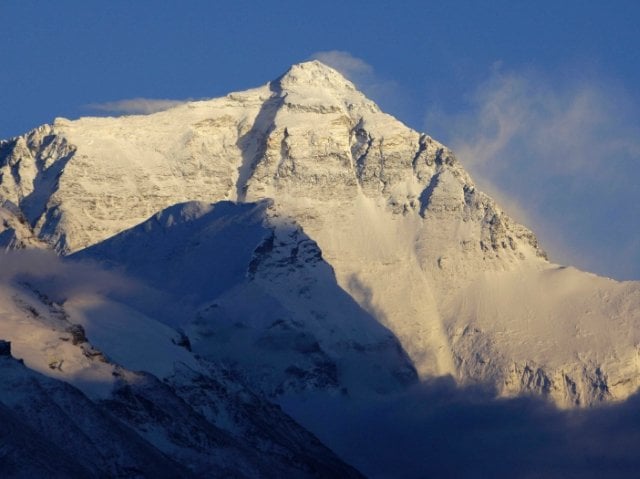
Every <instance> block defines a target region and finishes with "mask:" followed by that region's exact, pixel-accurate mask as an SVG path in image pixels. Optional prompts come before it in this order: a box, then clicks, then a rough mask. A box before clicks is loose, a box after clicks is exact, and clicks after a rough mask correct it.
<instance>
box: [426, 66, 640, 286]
mask: <svg viewBox="0 0 640 479" xmlns="http://www.w3.org/2000/svg"><path fill="white" fill-rule="evenodd" d="M434 125H437V126H439V127H440V129H441V130H443V131H447V132H448V134H447V135H446V138H444V140H445V141H446V142H447V143H449V145H450V146H451V147H452V148H453V149H454V151H455V152H456V154H457V156H458V157H459V158H460V159H461V160H462V162H463V164H464V165H465V166H466V167H468V168H469V170H471V172H472V173H473V174H474V176H475V177H476V179H477V180H478V183H479V184H480V186H481V187H482V188H484V189H486V190H488V192H489V193H490V194H494V195H496V196H498V197H502V198H503V202H502V204H503V205H505V206H506V209H507V211H509V212H510V213H512V214H513V215H515V216H516V217H517V218H518V219H519V220H521V221H525V222H527V223H528V224H529V226H532V227H533V228H534V230H535V231H536V232H537V233H538V234H539V236H541V238H542V241H543V246H545V245H546V247H547V249H549V250H550V252H551V254H552V258H553V259H556V260H557V261H561V262H573V263H577V265H578V266H581V267H583V268H587V269H591V270H595V271H596V272H599V273H602V274H607V275H611V276H614V277H618V278H633V277H635V278H640V269H639V268H640V266H638V265H639V264H640V250H638V249H637V247H634V246H633V245H634V244H635V245H637V243H638V241H637V238H638V236H640V220H639V219H638V218H637V217H638V215H637V213H636V212H635V211H634V210H635V208H637V205H638V204H640V188H639V187H638V183H637V181H636V178H638V176H639V175H640V121H639V119H638V117H637V113H634V109H633V106H632V105H631V104H630V101H629V100H628V99H627V97H626V95H625V94H624V90H623V89H621V88H620V86H619V85H615V84H614V83H613V82H612V81H611V80H608V81H607V80H602V79H598V80H591V81H587V80H584V79H579V80H575V81H566V80H565V81H563V82H561V81H558V82H554V81H552V80H550V79H549V78H548V77H545V76H544V75H541V74H540V73H537V72H535V71H531V70H529V71H521V72H504V71H503V70H502V69H501V68H500V67H499V66H498V67H496V68H494V70H493V72H492V73H491V75H490V78H489V79H488V80H487V81H486V82H485V83H483V84H482V85H480V86H479V87H478V88H477V89H476V91H475V93H474V94H473V95H472V96H471V101H470V103H469V108H468V110H467V111H464V112H458V113H456V114H442V113H441V112H440V113H438V112H432V113H431V114H430V115H428V116H427V125H426V127H427V128H426V129H427V131H429V127H431V126H434ZM444 125H446V126H444ZM634 205H635V206H634ZM629 251H631V253H629ZM629 254H631V256H629Z"/></svg>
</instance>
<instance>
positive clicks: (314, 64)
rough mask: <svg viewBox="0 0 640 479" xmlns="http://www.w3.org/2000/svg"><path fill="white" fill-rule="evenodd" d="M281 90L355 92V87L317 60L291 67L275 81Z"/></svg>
mask: <svg viewBox="0 0 640 479" xmlns="http://www.w3.org/2000/svg"><path fill="white" fill-rule="evenodd" d="M276 83H277V84H279V85H280V86H281V88H282V89H283V90H286V89H289V88H291V89H293V88H295V87H297V86H315V87H320V88H324V89H332V90H338V91H340V90H350V91H355V90H356V87H355V86H354V84H353V83H351V82H350V81H349V80H347V79H346V78H345V77H344V76H343V75H342V74H341V73H339V72H338V71H337V70H335V69H333V68H331V67H330V66H327V65H325V64H324V63H322V62H319V61H318V60H312V61H308V62H303V63H297V64H295V65H292V66H291V68H289V70H287V72H286V73H285V74H284V75H282V76H281V77H280V78H278V79H277V80H276Z"/></svg>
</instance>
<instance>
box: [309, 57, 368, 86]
mask: <svg viewBox="0 0 640 479" xmlns="http://www.w3.org/2000/svg"><path fill="white" fill-rule="evenodd" d="M311 58H312V59H314V60H319V61H321V62H322V63H324V64H325V65H329V66H330V67H331V68H335V69H336V70H338V71H339V72H340V73H342V74H343V75H344V76H346V77H347V78H348V79H349V80H351V81H352V82H357V81H359V80H362V79H366V78H370V77H372V76H373V75H374V71H373V67H372V66H371V65H369V64H368V63H367V62H365V61H364V60H363V59H362V58H357V57H354V56H353V55H352V54H351V53H349V52H345V51H342V50H329V51H324V52H316V53H314V54H313V55H311Z"/></svg>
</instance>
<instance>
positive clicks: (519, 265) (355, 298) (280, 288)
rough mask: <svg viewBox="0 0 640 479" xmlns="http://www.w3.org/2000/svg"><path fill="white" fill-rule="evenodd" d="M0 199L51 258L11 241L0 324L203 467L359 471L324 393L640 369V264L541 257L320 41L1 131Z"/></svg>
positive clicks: (368, 394) (555, 395)
mask: <svg viewBox="0 0 640 479" xmlns="http://www.w3.org/2000/svg"><path fill="white" fill-rule="evenodd" d="M0 201H1V202H3V203H2V204H4V205H5V206H4V207H3V208H2V209H0V218H2V219H3V223H2V224H3V226H2V228H3V229H2V230H0V239H2V241H3V242H2V245H4V247H5V248H9V249H19V248H28V249H32V248H33V247H36V248H38V249H43V248H44V249H49V250H53V251H55V252H56V253H58V254H59V255H61V256H62V257H63V259H61V260H58V259H54V258H51V257H50V256H48V255H47V254H46V253H33V252H25V253H24V256H22V258H23V259H22V260H16V261H15V263H11V260H10V259H9V258H11V257H14V256H13V255H15V254H16V253H13V255H8V256H7V259H6V261H5V262H6V264H7V265H9V263H11V264H10V266H11V268H9V267H7V266H5V268H4V269H5V271H6V273H5V274H4V277H5V278H6V280H5V281H4V283H3V284H6V286H5V291H6V293H5V294H4V295H3V297H2V301H1V302H0V305H5V306H4V308H5V311H4V313H3V314H2V315H1V316H0V318H2V320H1V321H0V338H4V339H7V340H10V341H12V343H13V347H14V353H15V355H16V357H20V358H23V359H24V363H25V365H26V366H28V367H29V368H31V369H33V370H35V371H37V372H38V373H39V374H44V375H47V376H50V377H52V378H54V379H56V380H58V381H64V382H65V383H67V384H70V385H71V386H70V387H74V388H78V389H79V390H80V391H82V394H84V395H86V396H87V397H88V398H89V400H91V401H93V403H94V404H96V405H97V407H99V408H100V411H102V412H104V413H105V414H107V415H108V417H109V418H110V420H113V421H117V424H120V425H122V426H123V427H126V428H128V429H127V430H133V431H135V432H137V437H140V438H142V439H143V440H144V441H145V444H148V445H149V447H152V448H155V449H154V453H157V452H156V450H158V451H160V453H161V454H164V456H165V457H166V458H167V460H170V461H172V464H174V465H175V466H174V467H186V468H187V469H188V470H189V471H190V473H192V474H196V475H199V474H203V473H204V471H206V470H207V468H212V467H223V469H222V471H237V473H238V474H240V475H245V476H249V477H251V476H255V475H258V476H260V475H265V474H266V473H265V472H264V471H266V470H271V471H273V475H278V474H285V475H286V474H287V471H288V473H289V474H290V473H291V471H292V470H293V471H296V474H295V475H300V474H301V472H300V471H306V472H305V473H307V474H309V475H313V474H314V473H315V474H317V475H320V476H325V477H331V476H332V475H335V474H336V471H340V472H339V474H338V475H340V476H345V477H346V476H348V475H349V474H351V475H357V474H358V473H357V472H356V471H355V470H354V469H351V468H350V467H349V466H347V465H346V464H344V463H342V462H341V461H340V460H339V459H338V458H337V457H336V456H335V455H334V454H333V453H332V452H331V451H330V450H329V449H327V448H326V447H325V446H323V445H322V444H321V443H320V442H319V440H318V439H316V438H315V437H314V436H313V434H312V433H310V432H308V431H305V430H304V429H303V427H302V426H300V425H299V424H297V423H296V422H295V421H294V419H295V420H297V421H298V422H301V423H302V424H304V425H305V426H306V427H307V428H310V429H311V431H312V432H314V433H316V434H320V432H321V430H322V435H321V436H322V437H321V438H322V439H323V440H324V441H325V442H327V443H328V444H329V445H330V446H332V447H334V446H333V445H334V444H336V445H337V444H339V442H340V434H341V433H340V432H339V431H338V429H336V430H335V431H333V432H327V431H326V430H325V429H323V424H322V422H323V421H324V422H325V423H326V420H325V419H324V414H328V412H327V411H329V410H330V409H331V407H333V406H335V404H342V405H348V404H351V406H348V407H352V406H353V405H356V404H362V403H363V402H366V401H368V400H370V399H371V398H381V397H385V396H387V397H388V396H389V395H393V394H395V393H398V392H402V391H407V390H409V389H411V388H413V387H416V386H417V385H419V383H421V382H422V383H428V382H429V381H431V380H433V378H438V377H443V376H451V377H452V378H454V379H455V381H456V383H457V384H458V385H460V386H462V387H472V386H473V385H476V384H481V385H489V386H490V387H492V388H494V389H495V390H496V391H497V393H498V394H499V395H500V396H516V395H520V394H535V395H541V396H543V397H546V398H548V399H550V400H552V401H554V402H555V403H556V404H558V405H560V406H562V407H573V406H589V405H594V404H599V403H603V402H610V401H613V400H623V399H626V398H627V397H629V396H630V395H631V394H633V393H634V392H635V391H636V390H637V389H638V386H639V385H640V361H639V360H638V358H639V357H640V349H639V346H638V345H639V344H640V328H639V327H638V326H639V325H640V283H638V282H617V281H614V280H611V279H607V278H600V277H597V276H595V275H592V274H589V273H586V272H581V271H578V270H576V269H574V268H571V267H565V266H560V265H556V264H553V263H551V262H550V261H549V260H548V259H547V257H546V254H545V253H544V251H543V250H542V249H541V247H540V245H539V244H538V241H537V239H536V237H535V235H534V234H533V233H532V232H531V231H530V230H528V229H527V228H526V227H524V226H522V225H520V224H518V223H517V222H516V221H514V220H513V219H512V218H510V217H509V216H508V215H506V214H505V213H504V212H503V211H502V209H501V208H500V207H499V206H498V205H497V204H496V202H495V201H494V200H493V199H491V198H490V197H489V196H487V195H486V194H484V193H482V192H481V191H479V190H478V189H477V188H476V186H475V185H474V183H473V180H472V179H471V177H470V176H469V174H468V173H467V172H466V171H465V170H464V168H463V166H462V165H461V164H460V163H459V162H458V160H457V159H456V158H455V156H454V154H453V153H452V152H451V151H450V150H449V149H448V148H446V147H445V146H444V145H442V144H440V143H438V142H437V141H436V140H434V139H432V138H431V137H429V136H427V135H425V134H420V133H418V132H416V131H413V130H411V129H410V128H408V127H406V126H405V125H403V124H402V123H401V122H400V121H398V120H396V119H395V118H393V117H391V116H390V115H387V114H385V113H384V112H382V111H380V109H379V108H378V107H377V106H376V105H375V104H374V103H373V102H372V101H370V100H369V99H367V98H366V97H365V96H364V95H363V94H362V93H360V92H359V91H358V90H357V89H356V88H355V86H354V85H353V84H352V83H351V82H349V81H348V80H346V79H345V78H344V77H343V76H341V75H340V74H339V73H338V72H336V71H335V70H333V69H331V68H329V67H327V66H325V65H323V64H321V63H319V62H316V61H314V62H307V63H302V64H298V65H294V66H293V67H291V68H290V69H289V70H288V71H287V72H286V73H285V74H284V75H282V76H281V77H280V78H278V79H276V80H274V81H271V82H269V83H268V84H266V85H264V86H262V87H259V88H256V89H252V90H248V91H245V92H239V93H231V94H229V95H227V96H226V97H224V98H218V99H213V100H205V101H197V102H188V103H185V104H182V105H180V106H177V107H174V108H172V109H169V110H166V111H163V112H159V113H154V114H151V115H144V116H125V117H118V118H81V119H79V120H75V121H69V120H65V119H56V120H55V122H54V123H53V124H52V125H45V126H42V127H39V128H37V129H35V130H33V131H31V132H29V133H27V134H25V135H23V136H20V137H16V138H13V139H10V140H6V141H2V142H0ZM3 238H4V239H3ZM34 255H35V256H34ZM34 258H36V259H37V261H36V259H34ZM43 258H44V259H43ZM43 262H44V263H43ZM32 263H33V265H31V264H32ZM43 264H45V266H42V265H43ZM25 265H28V267H27V270H28V271H26V272H25V271H24V269H25V268H26V266H25ZM52 278H58V279H57V280H56V281H52ZM60 278H62V279H60ZM16 298H18V299H16ZM25 298H26V299H25ZM43 298H48V299H43ZM34 301H35V302H36V303H37V302H38V301H40V303H37V305H34V303H33V302H34ZM7 305H9V306H7ZM29 305H30V306H29ZM43 305H44V306H43ZM47 308H48V309H47ZM31 309H33V310H35V311H36V313H37V314H35V313H33V311H31ZM24 318H30V319H28V320H25V319H24ZM56 318H58V319H56ZM59 318H62V319H59ZM63 320H64V321H67V323H68V324H67V323H65V322H64V321H63ZM61 321H62V322H61ZM52 325H53V326H52ZM80 332H81V333H80ZM74 334H75V336H74ZM76 336H78V337H79V338H82V340H81V341H80V342H79V343H78V344H75V345H74V344H73V342H74V339H73V338H74V337H76ZM64 338H66V339H64ZM61 361H63V362H61ZM59 366H60V367H59ZM66 371H69V372H68V373H67V372H66ZM376 400H377V399H376ZM0 401H2V402H3V403H4V401H3V400H2V399H1V398H0ZM246 401H248V403H247V402H246ZM5 405H6V404H5ZM278 405H279V406H278ZM280 407H282V408H284V411H283V410H282V409H280ZM356 409H357V408H356ZM285 411H286V413H285ZM0 412H1V411H0ZM287 413H288V414H289V415H291V416H293V418H292V417H290V416H289V415H287ZM176 418H180V419H179V424H180V426H178V425H176ZM292 437H296V438H298V439H296V440H292V439H291V438H292ZM194 438H198V439H197V440H196V439H194ZM203 444H206V446H203ZM273 451H278V452H277V453H273ZM292 458H295V459H292ZM346 459H347V462H352V463H353V461H356V462H357V461H358V460H359V458H358V457H356V456H353V457H349V458H346ZM89 466H90V465H89ZM74 467H75V466H74ZM77 467H85V468H86V467H88V466H87V464H79V465H77ZM292 468H293V469H292Z"/></svg>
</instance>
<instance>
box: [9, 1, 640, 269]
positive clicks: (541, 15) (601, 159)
mask: <svg viewBox="0 0 640 479" xmlns="http://www.w3.org/2000/svg"><path fill="white" fill-rule="evenodd" d="M0 19H2V23H1V25H2V27H1V28H0V58H1V59H2V63H1V65H2V68H0V105H2V109H1V113H0V138H7V137H10V136H13V135H17V134H20V133H23V132H25V131H27V130H29V129H31V128H33V127H35V126H37V125H39V124H42V123H46V122H50V121H52V120H53V118H54V117H56V116H64V117H68V118H77V117H79V116H84V115H95V114H106V113H109V114H115V113H118V112H117V111H114V110H120V111H121V112H124V111H148V110H150V109H154V108H157V107H162V106H166V105H168V104H170V103H158V102H157V101H156V100H184V99H190V98H208V97H215V96H219V95H223V94H226V93H228V92H229V91H234V90H242V89H246V88H249V87H253V86H257V85H260V84H263V83H265V82H267V81H268V80H270V79H273V78H275V77H277V76H278V75H279V74H281V73H282V72H283V71H285V70H286V69H287V67H288V66H289V65H291V64H293V63H297V62H300V61H303V60H306V59H309V58H311V57H318V58H321V59H324V60H325V61H327V62H329V63H332V64H333V65H334V66H336V67H338V68H340V69H342V71H343V72H344V73H346V74H347V75H349V76H350V77H351V79H352V80H354V81H355V82H356V83H357V84H358V85H359V87H360V88H361V89H363V90H364V91H365V93H367V94H368V95H369V96H370V97H371V98H372V99H374V100H375V101H377V102H378V103H379V104H380V106H381V107H382V108H383V109H384V110H386V111H388V112H389V113H391V114H393V115H395V116H396V117H398V118H399V119H401V120H402V121H404V122H405V123H407V124H408V125H409V126H411V127H413V128H415V129H417V130H421V131H426V132H427V133H428V134H430V135H431V136H433V137H435V138H436V139H439V140H441V141H443V142H444V143H446V144H448V145H449V146H451V147H453V148H454V151H456V152H457V154H458V156H459V157H460V159H461V161H463V163H464V164H465V165H466V166H467V167H468V169H469V170H470V171H471V172H472V174H473V175H474V178H476V180H477V181H478V183H479V184H480V186H481V187H482V188H483V189H485V190H487V191H488V192H490V193H491V194H493V195H494V196H495V197H497V198H498V199H500V200H501V201H500V202H501V205H502V206H503V208H505V209H506V210H507V211H509V212H510V213H511V214H512V215H514V216H515V217H516V218H517V219H518V220H520V221H521V222H524V223H525V224H527V225H528V226H530V227H532V228H533V229H534V231H535V232H536V233H537V234H538V236H539V237H540V239H541V241H542V244H543V247H545V248H546V249H547V250H548V251H549V253H550V256H551V259H553V260H555V261H557V262H560V263H565V264H566V263H569V264H574V265H576V266H578V267H580V268H582V269H587V270H590V271H595V272H597V273H599V274H604V275H607V276H611V277H614V278H618V279H640V214H639V213H640V186H639V184H638V178H640V90H639V88H638V85H640V33H639V32H640V29H638V27H637V23H638V20H639V19H640V3H638V2H634V1H624V0H618V1H614V2H604V1H588V0H583V1H572V0H565V1H562V2H557V1H554V2H551V1H542V2H530V1H527V2H524V1H513V0H512V1H491V2H480V1H447V2H428V1H422V2H418V1H405V2H394V3H393V4H392V3H391V2H380V1H375V0H369V1H366V2H365V1H362V2H360V1H351V2H346V1H344V0H343V1H339V2H338V1H323V2H305V1H301V0H298V1H295V2H294V1H280V2H258V1H254V2H248V1H241V0H236V1H216V2H210V1H185V0H183V1H162V2H160V1H145V0H139V1H135V2H132V1H120V0H112V1H110V2H88V1H81V0H76V1H70V0H57V1H55V2H51V1H46V0H40V1H34V0H0ZM132 99H138V100H136V101H130V100H132ZM123 100H128V101H126V102H123Z"/></svg>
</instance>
